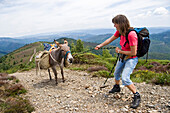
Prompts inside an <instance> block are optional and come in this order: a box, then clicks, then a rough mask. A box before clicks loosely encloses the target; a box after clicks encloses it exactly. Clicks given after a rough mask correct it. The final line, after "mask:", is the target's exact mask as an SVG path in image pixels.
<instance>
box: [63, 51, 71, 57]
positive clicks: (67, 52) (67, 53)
mask: <svg viewBox="0 0 170 113" xmlns="http://www.w3.org/2000/svg"><path fill="white" fill-rule="evenodd" d="M68 53H71V51H67V52H66V54H65V56H64V59H66V58H67V55H68Z"/></svg>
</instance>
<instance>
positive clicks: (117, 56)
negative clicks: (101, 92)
mask: <svg viewBox="0 0 170 113" xmlns="http://www.w3.org/2000/svg"><path fill="white" fill-rule="evenodd" d="M118 59H119V53H118V54H117V59H116V62H115V63H114V65H113V67H112V70H111V72H110V73H109V76H107V78H106V80H105V81H104V83H103V86H101V87H100V89H102V88H105V87H107V86H108V85H105V84H106V82H107V80H108V79H109V77H110V76H111V74H112V71H113V69H114V67H115V66H116V63H117V61H118Z"/></svg>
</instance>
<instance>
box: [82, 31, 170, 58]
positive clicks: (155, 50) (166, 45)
mask: <svg viewBox="0 0 170 113" xmlns="http://www.w3.org/2000/svg"><path fill="white" fill-rule="evenodd" d="M112 35H113V34H103V35H97V36H93V37H90V38H86V39H84V41H89V42H97V43H102V42H103V41H105V40H106V39H108V38H109V37H111V36H112ZM150 40H151V46H150V50H149V58H150V59H167V60H170V57H169V55H170V30H169V31H166V32H162V33H158V34H151V35H150ZM110 45H112V46H119V39H117V40H115V41H113V42H112V43H111V44H110Z"/></svg>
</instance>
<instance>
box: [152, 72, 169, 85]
mask: <svg viewBox="0 0 170 113" xmlns="http://www.w3.org/2000/svg"><path fill="white" fill-rule="evenodd" d="M154 83H155V84H161V85H170V75H169V73H158V74H157V76H156V77H155V81H154Z"/></svg>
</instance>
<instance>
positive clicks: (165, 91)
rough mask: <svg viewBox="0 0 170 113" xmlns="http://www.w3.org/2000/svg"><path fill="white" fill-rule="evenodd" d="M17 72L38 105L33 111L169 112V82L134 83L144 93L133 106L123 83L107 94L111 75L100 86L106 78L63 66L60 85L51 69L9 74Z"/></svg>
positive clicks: (30, 98)
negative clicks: (118, 90) (158, 83)
mask: <svg viewBox="0 0 170 113" xmlns="http://www.w3.org/2000/svg"><path fill="white" fill-rule="evenodd" d="M10 75H11V76H16V77H17V78H18V79H19V80H20V83H21V84H22V85H23V86H24V87H25V88H26V89H27V91H28V92H27V93H26V95H23V96H24V98H28V99H29V100H30V102H31V103H32V104H33V106H34V107H35V109H36V111H34V113H70V112H71V113H72V112H75V113H77V112H78V113H87V112H89V113H170V86H160V85H152V84H145V83H134V84H135V86H136V87H137V89H138V91H139V92H140V94H141V99H142V101H141V104H140V107H138V108H137V109H132V108H130V107H129V104H130V103H131V101H132V96H133V94H132V93H131V92H130V91H129V90H128V89H127V88H126V87H124V86H122V85H121V92H120V93H115V94H108V91H109V90H110V89H111V88H112V87H113V86H112V85H113V84H114V79H113V78H110V79H109V80H108V82H107V83H106V85H109V86H108V87H105V88H103V89H102V90H101V89H100V86H102V85H103V82H104V81H105V78H102V77H92V76H91V75H90V74H88V73H87V72H83V71H72V70H69V69H64V75H65V80H66V81H65V83H63V82H62V79H61V74H60V72H59V71H58V85H57V86H56V84H55V79H54V75H53V74H52V78H53V80H51V81H50V80H49V76H48V71H47V70H43V71H41V76H40V75H38V76H36V74H35V69H33V70H30V71H27V72H17V73H13V74H10Z"/></svg>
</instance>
